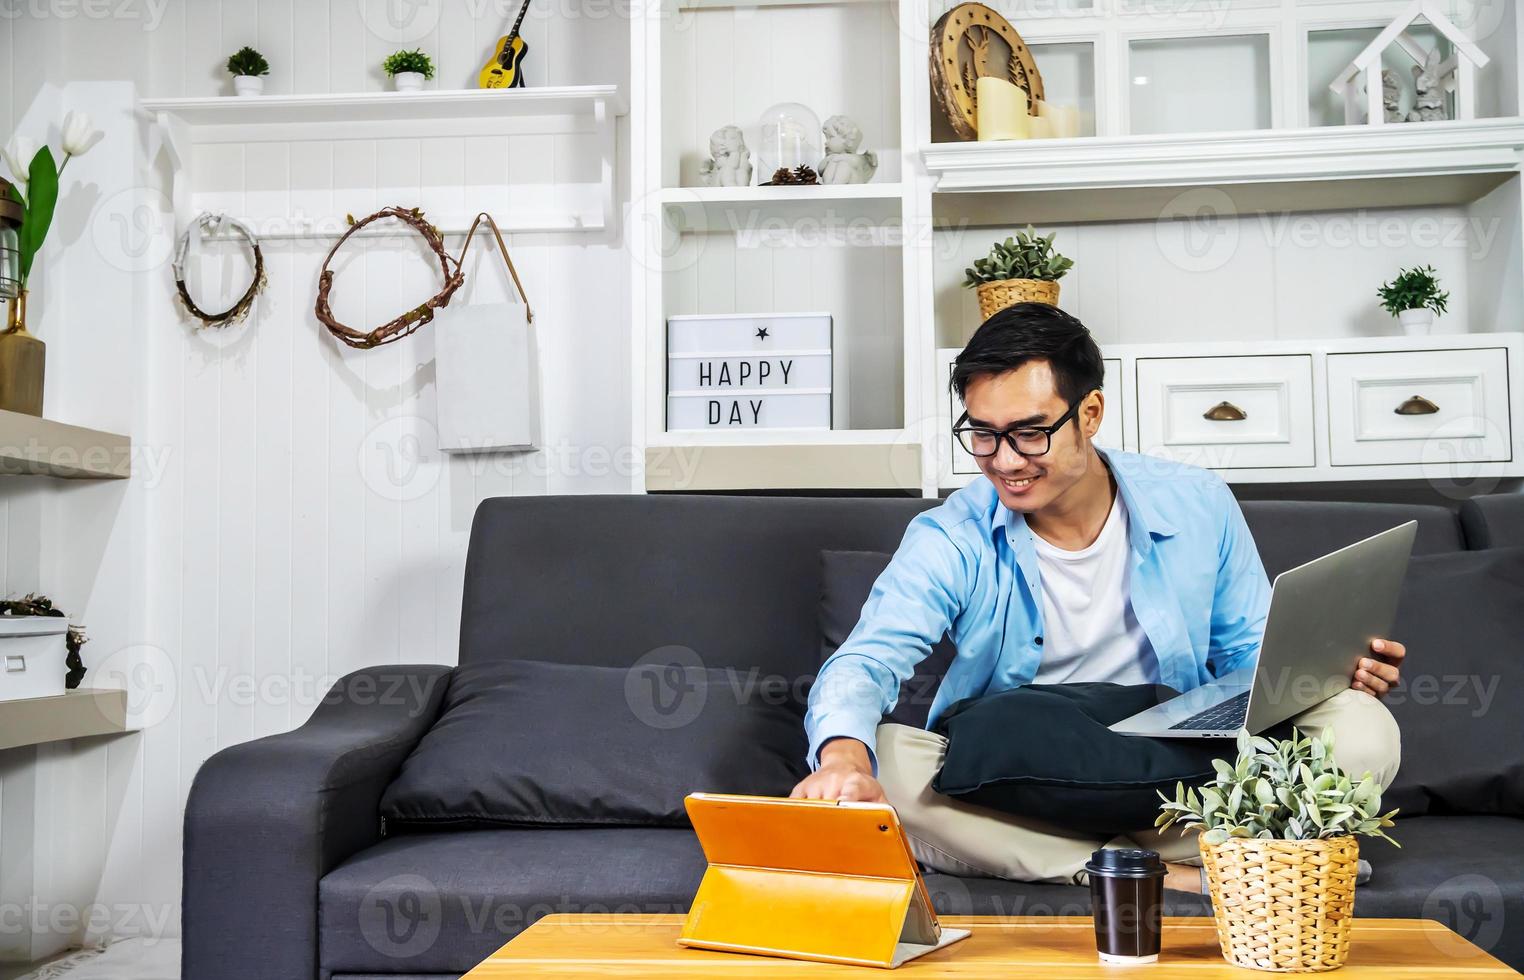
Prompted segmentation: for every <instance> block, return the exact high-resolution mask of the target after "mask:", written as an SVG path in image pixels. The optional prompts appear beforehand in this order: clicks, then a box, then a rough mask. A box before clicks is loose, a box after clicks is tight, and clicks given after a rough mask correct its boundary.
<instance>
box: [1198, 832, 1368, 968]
mask: <svg viewBox="0 0 1524 980" xmlns="http://www.w3.org/2000/svg"><path fill="white" fill-rule="evenodd" d="M1359 858H1360V845H1359V843H1358V842H1357V841H1356V840H1355V838H1354V837H1353V836H1343V837H1325V838H1320V839H1317V840H1266V839H1263V838H1258V837H1229V838H1228V839H1227V840H1225V841H1223V842H1222V843H1220V844H1208V843H1206V842H1205V841H1202V842H1201V863H1202V865H1203V866H1204V867H1205V868H1206V873H1207V881H1208V883H1210V885H1211V889H1212V918H1213V920H1214V922H1215V923H1216V925H1217V942H1218V945H1219V946H1221V948H1222V955H1223V958H1224V959H1226V960H1227V961H1228V962H1229V963H1232V964H1234V965H1235V966H1242V967H1247V968H1248V969H1251V970H1268V971H1271V972H1275V973H1315V972H1322V971H1325V970H1337V969H1338V968H1339V967H1341V966H1343V965H1344V961H1345V960H1346V959H1348V958H1349V933H1350V926H1351V924H1352V921H1353V918H1354V914H1355V875H1356V873H1357V871H1358V865H1359Z"/></svg>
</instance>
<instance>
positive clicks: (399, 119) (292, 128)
mask: <svg viewBox="0 0 1524 980" xmlns="http://www.w3.org/2000/svg"><path fill="white" fill-rule="evenodd" d="M142 109H143V111H144V112H145V113H146V114H147V115H148V116H149V117H150V118H151V119H152V120H153V121H154V122H155V123H156V125H155V126H154V127H153V130H152V132H153V138H152V142H151V144H150V149H149V155H150V156H151V157H152V156H156V155H157V154H158V152H159V150H160V148H163V149H164V150H166V151H167V152H168V154H169V157H170V162H171V165H172V167H173V171H174V189H173V194H174V207H175V218H176V227H177V233H178V232H179V231H183V230H184V228H185V227H186V225H187V224H188V223H189V221H190V220H191V219H192V218H193V217H194V216H195V213H196V209H195V207H194V201H193V195H194V194H195V190H196V182H195V173H194V151H195V148H196V147H197V146H210V145H219V144H253V143H291V142H302V141H314V140H322V141H335V140H387V139H422V138H436V137H470V136H514V135H523V134H530V133H536V134H551V135H558V136H564V135H578V134H583V135H591V136H593V137H594V142H595V144H596V146H597V153H598V155H599V157H600V159H601V167H600V168H599V179H598V180H597V181H596V182H587V183H571V184H557V185H555V186H554V187H550V186H548V185H547V186H546V187H545V188H543V189H542V188H528V191H529V193H527V195H526V197H527V199H528V200H527V201H526V203H527V204H528V205H529V206H527V207H518V206H515V207H511V208H507V209H505V214H504V217H505V218H506V219H507V221H506V223H504V224H503V225H502V227H503V229H504V230H505V231H515V232H563V231H601V230H606V229H612V228H614V227H615V222H616V218H617V211H616V209H615V206H614V196H615V189H614V184H615V175H614V165H615V141H614V130H615V120H616V119H617V118H618V117H619V116H622V115H624V114H625V113H626V112H627V106H626V104H625V100H624V97H623V95H622V94H621V93H620V90H619V86H617V85H575V86H558V87H549V88H524V89H508V90H485V89H463V90H446V91H425V92H359V93H353V94H336V95H269V96H256V97H251V98H238V97H236V96H228V97H219V98H195V99H154V100H148V101H145V102H143V103H142ZM542 190H543V193H542ZM472 216H473V215H443V216H439V215H432V214H431V215H430V218H431V220H433V221H434V223H435V224H436V225H438V226H439V228H440V230H441V231H443V232H444V233H446V234H459V233H462V232H464V231H465V230H466V229H467V228H468V227H469V226H470V219H471V217H472ZM236 217H239V218H242V219H244V220H246V221H249V222H250V223H251V224H253V225H254V227H255V229H256V233H258V234H259V235H260V237H261V238H262V239H273V240H281V239H286V240H291V239H303V238H315V237H316V238H327V237H334V236H335V235H337V234H341V233H342V232H343V228H342V227H341V226H339V225H337V220H338V219H340V218H342V215H337V216H334V215H329V216H325V217H318V218H313V217H311V216H305V215H292V216H286V215H276V216H269V215H261V216H254V215H237V216H236ZM390 231H391V230H390V229H382V230H378V233H385V232H390ZM361 234H365V233H363V232H362V233H361Z"/></svg>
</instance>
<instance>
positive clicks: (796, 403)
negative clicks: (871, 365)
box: [667, 313, 831, 432]
mask: <svg viewBox="0 0 1524 980" xmlns="http://www.w3.org/2000/svg"><path fill="white" fill-rule="evenodd" d="M829 428H831V315H830V314H829V313H770V314H752V313H743V314H731V315H723V316H674V317H669V318H668V319H667V431H668V432H677V431H688V430H695V429H697V430H706V431H707V430H716V429H719V430H726V431H736V430H741V429H829Z"/></svg>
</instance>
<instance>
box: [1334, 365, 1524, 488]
mask: <svg viewBox="0 0 1524 980" xmlns="http://www.w3.org/2000/svg"><path fill="white" fill-rule="evenodd" d="M1328 430H1329V455H1330V457H1331V459H1332V461H1333V464H1334V465H1335V466H1372V465H1381V464H1390V463H1434V464H1442V465H1446V466H1449V465H1453V464H1456V463H1480V462H1499V461H1503V460H1507V459H1509V458H1510V455H1511V452H1510V447H1511V445H1512V433H1511V431H1510V424H1509V418H1508V351H1507V350H1506V349H1504V348H1502V347H1488V348H1481V349H1477V350H1425V351H1392V352H1386V353H1372V354H1330V355H1328Z"/></svg>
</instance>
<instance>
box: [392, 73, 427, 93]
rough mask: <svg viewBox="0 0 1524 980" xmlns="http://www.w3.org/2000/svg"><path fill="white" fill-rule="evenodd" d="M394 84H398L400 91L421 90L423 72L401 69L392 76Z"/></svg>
mask: <svg viewBox="0 0 1524 980" xmlns="http://www.w3.org/2000/svg"><path fill="white" fill-rule="evenodd" d="M392 84H394V85H396V86H397V91H399V92H419V91H422V90H423V72H421V71H399V72H398V73H397V74H395V75H393V76H392Z"/></svg>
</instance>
